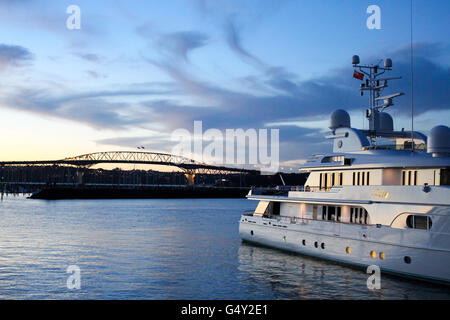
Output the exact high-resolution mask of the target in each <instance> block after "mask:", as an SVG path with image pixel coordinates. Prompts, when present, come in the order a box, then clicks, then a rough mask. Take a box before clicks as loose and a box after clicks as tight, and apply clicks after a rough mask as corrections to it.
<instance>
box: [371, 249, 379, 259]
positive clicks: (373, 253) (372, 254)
mask: <svg viewBox="0 0 450 320" xmlns="http://www.w3.org/2000/svg"><path fill="white" fill-rule="evenodd" d="M370 257H371V258H372V259H375V258H376V257H377V253H376V252H375V251H373V250H372V251H370Z"/></svg>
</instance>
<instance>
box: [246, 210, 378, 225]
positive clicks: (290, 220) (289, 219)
mask: <svg viewBox="0 0 450 320" xmlns="http://www.w3.org/2000/svg"><path fill="white" fill-rule="evenodd" d="M243 215H244V216H253V215H254V211H253V210H246V211H244V213H243ZM262 217H263V218H265V219H270V220H275V221H277V222H280V221H282V222H287V223H290V224H296V223H303V224H304V223H308V222H309V221H321V222H329V223H340V224H357V225H363V226H374V224H369V223H367V224H364V223H354V222H347V221H336V220H321V219H320V220H319V219H313V218H305V217H288V216H274V215H270V216H269V215H263V216H262Z"/></svg>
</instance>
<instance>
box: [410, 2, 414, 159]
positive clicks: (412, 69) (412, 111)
mask: <svg viewBox="0 0 450 320" xmlns="http://www.w3.org/2000/svg"><path fill="white" fill-rule="evenodd" d="M410 22H411V152H414V46H413V1H412V0H411V20H410Z"/></svg>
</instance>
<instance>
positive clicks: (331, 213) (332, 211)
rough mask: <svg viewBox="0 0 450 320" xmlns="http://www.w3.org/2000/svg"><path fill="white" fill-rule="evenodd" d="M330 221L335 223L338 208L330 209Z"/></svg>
mask: <svg viewBox="0 0 450 320" xmlns="http://www.w3.org/2000/svg"><path fill="white" fill-rule="evenodd" d="M327 217H328V219H327V220H328V221H334V220H335V218H336V207H332V206H330V207H328V216H327Z"/></svg>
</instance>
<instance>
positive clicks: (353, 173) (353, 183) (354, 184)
mask: <svg viewBox="0 0 450 320" xmlns="http://www.w3.org/2000/svg"><path fill="white" fill-rule="evenodd" d="M355 174H356V173H355V172H353V185H355Z"/></svg>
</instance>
